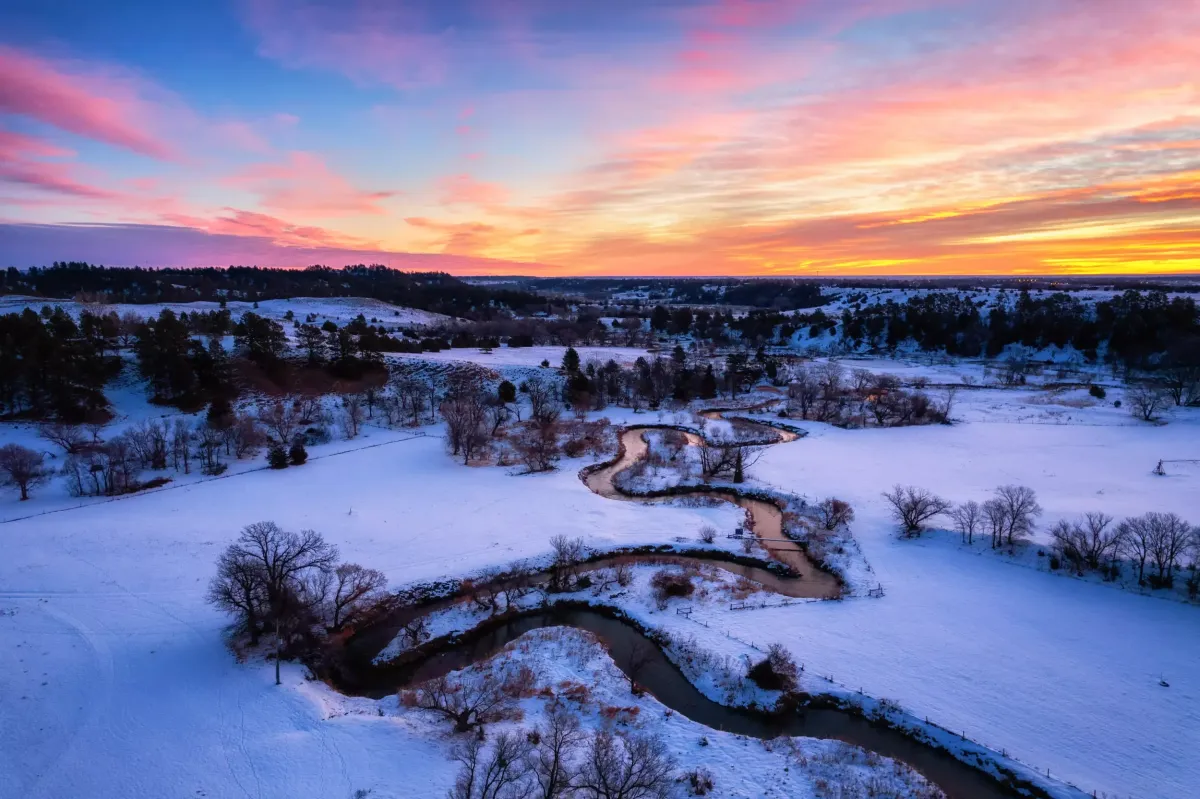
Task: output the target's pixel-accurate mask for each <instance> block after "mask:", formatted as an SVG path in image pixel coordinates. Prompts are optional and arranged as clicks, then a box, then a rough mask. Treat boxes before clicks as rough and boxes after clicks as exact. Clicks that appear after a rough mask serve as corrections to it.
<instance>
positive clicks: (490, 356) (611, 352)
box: [389, 346, 654, 368]
mask: <svg viewBox="0 0 1200 799" xmlns="http://www.w3.org/2000/svg"><path fill="white" fill-rule="evenodd" d="M566 351H567V348H566V347H552V346H545V347H517V348H515V349H511V348H509V347H498V348H496V349H494V350H492V351H491V352H481V351H480V350H478V349H473V348H468V347H463V348H456V349H450V350H442V351H441V352H422V353H418V354H412V355H409V354H403V353H398V354H392V355H390V356H389V357H392V358H406V359H411V360H418V361H437V362H444V361H468V362H470V363H477V364H480V365H482V366H494V367H497V368H501V367H506V366H538V365H540V364H541V362H542V361H549V362H550V365H551V366H553V367H555V368H558V366H559V365H560V364H562V359H563V354H564V353H566ZM575 351H576V352H578V353H579V362H580V363H582V364H587V363H590V362H592V361H598V362H600V363H605V362H607V361H609V360H614V361H616V362H617V363H620V364H626V365H628V364H631V363H633V362H634V361H636V360H637V359H638V358H643V357H644V358H647V359H650V358H652V357H654V356H653V355H652V354H651V353H648V352H647V351H646V350H643V349H639V348H636V347H576V348H575Z"/></svg>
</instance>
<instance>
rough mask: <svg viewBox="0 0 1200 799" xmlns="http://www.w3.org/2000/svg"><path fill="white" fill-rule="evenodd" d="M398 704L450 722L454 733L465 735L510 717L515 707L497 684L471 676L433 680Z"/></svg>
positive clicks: (461, 675)
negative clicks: (401, 703) (428, 712)
mask: <svg viewBox="0 0 1200 799" xmlns="http://www.w3.org/2000/svg"><path fill="white" fill-rule="evenodd" d="M402 701H404V703H405V704H411V705H412V706H413V707H417V708H419V709H421V710H428V711H430V712H432V713H435V714H437V715H439V716H441V717H442V718H445V719H447V720H449V721H452V722H453V723H454V731H455V732H469V731H470V730H474V729H478V728H482V727H483V725H484V724H490V723H492V722H494V721H500V720H502V719H504V718H507V717H509V716H510V715H512V712H513V710H514V708H515V707H516V705H515V703H514V701H513V700H512V699H511V698H509V696H508V695H507V694H506V693H505V692H504V690H503V686H502V683H501V681H500V680H497V679H494V678H493V676H492V675H490V674H487V675H482V674H474V673H468V674H460V675H458V676H457V677H435V678H434V679H432V680H429V681H428V682H426V683H425V684H424V685H421V686H420V687H418V688H417V689H416V690H415V691H411V692H407V693H406V695H405V696H404V697H402Z"/></svg>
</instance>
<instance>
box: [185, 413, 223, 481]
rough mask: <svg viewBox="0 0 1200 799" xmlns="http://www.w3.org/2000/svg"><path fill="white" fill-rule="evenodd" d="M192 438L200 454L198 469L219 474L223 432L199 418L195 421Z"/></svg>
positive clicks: (221, 467)
mask: <svg viewBox="0 0 1200 799" xmlns="http://www.w3.org/2000/svg"><path fill="white" fill-rule="evenodd" d="M193 438H194V440H195V442H196V447H197V450H198V452H199V454H200V471H202V472H203V473H204V474H219V473H220V472H221V471H223V470H224V467H223V466H222V465H221V447H222V446H223V445H224V443H225V434H224V432H223V431H221V430H217V429H216V428H214V427H211V426H210V425H208V424H207V423H205V422H204V420H200V421H198V422H196V429H195V432H194V433H193Z"/></svg>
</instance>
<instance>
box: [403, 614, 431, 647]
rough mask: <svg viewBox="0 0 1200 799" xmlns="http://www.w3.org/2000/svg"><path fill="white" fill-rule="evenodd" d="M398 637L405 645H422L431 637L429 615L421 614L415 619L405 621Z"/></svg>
mask: <svg viewBox="0 0 1200 799" xmlns="http://www.w3.org/2000/svg"><path fill="white" fill-rule="evenodd" d="M397 637H398V638H399V639H400V643H401V644H403V645H404V646H405V647H408V648H411V647H414V646H420V645H421V644H422V643H424V642H425V641H427V640H428V639H429V617H428V616H427V615H424V614H421V615H419V616H417V617H416V618H415V619H411V620H410V621H407V622H405V623H404V626H402V627H401V628H400V632H399V633H398V634H397Z"/></svg>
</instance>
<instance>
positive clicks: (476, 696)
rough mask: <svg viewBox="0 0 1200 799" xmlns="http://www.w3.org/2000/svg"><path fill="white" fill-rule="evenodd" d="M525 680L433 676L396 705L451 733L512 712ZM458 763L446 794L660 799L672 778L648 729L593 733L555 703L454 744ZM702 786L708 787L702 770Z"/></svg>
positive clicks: (666, 755) (672, 766)
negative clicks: (534, 720) (449, 727)
mask: <svg viewBox="0 0 1200 799" xmlns="http://www.w3.org/2000/svg"><path fill="white" fill-rule="evenodd" d="M525 687H526V685H525V684H524V683H522V681H520V680H513V679H509V680H500V679H496V678H495V677H494V676H492V675H469V676H460V677H455V678H450V677H439V678H436V679H434V680H431V681H430V682H428V683H426V684H425V685H423V686H421V687H420V688H418V689H417V690H415V691H409V692H406V693H405V694H404V695H402V697H401V701H402V703H403V704H406V705H407V706H409V707H416V708H420V709H423V710H427V711H430V712H432V713H435V714H437V715H439V716H442V717H444V718H447V719H448V720H451V721H453V722H454V724H455V729H456V731H459V732H466V731H469V730H481V729H482V726H483V724H484V723H485V722H491V721H496V720H500V719H504V718H512V717H514V716H515V715H516V708H515V697H516V696H520V695H521V694H522V692H523V691H522V689H523V688H525ZM454 759H455V760H456V761H457V762H458V763H459V764H461V765H460V768H459V772H458V775H457V777H456V778H455V782H454V787H453V788H452V789H451V791H450V793H449V797H450V799H524V798H525V797H536V798H537V799H667V797H669V796H672V795H673V794H674V787H675V784H676V782H677V781H678V780H688V776H687V775H677V773H676V762H675V759H674V758H673V757H672V756H671V754H670V752H669V751H668V750H667V747H666V744H665V743H664V742H663V740H662V739H661V738H659V737H657V736H654V735H649V734H638V733H625V732H613V731H610V730H597V731H596V732H594V733H588V732H587V731H586V730H585V729H584V728H583V726H582V724H581V723H580V720H579V717H578V716H577V715H576V714H575V713H573V712H572V711H571V710H569V709H568V708H567V707H565V706H564V705H563V704H561V703H559V702H557V701H556V702H555V703H554V704H552V705H551V706H550V708H549V710H548V712H547V714H546V720H545V722H544V723H543V724H542V725H539V726H538V727H535V728H533V729H528V730H526V729H515V730H506V731H504V732H501V733H498V734H496V735H495V736H493V737H492V741H491V742H490V743H489V742H488V741H487V740H486V739H485V738H484V736H483V735H472V736H470V737H469V738H467V739H466V740H465V741H463V742H462V743H460V744H458V745H457V746H456V747H455V748H454ZM704 777H705V784H706V786H707V787H706V791H705V792H707V791H708V790H711V788H712V785H713V780H712V776H711V775H710V774H708V773H707V772H704Z"/></svg>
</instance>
